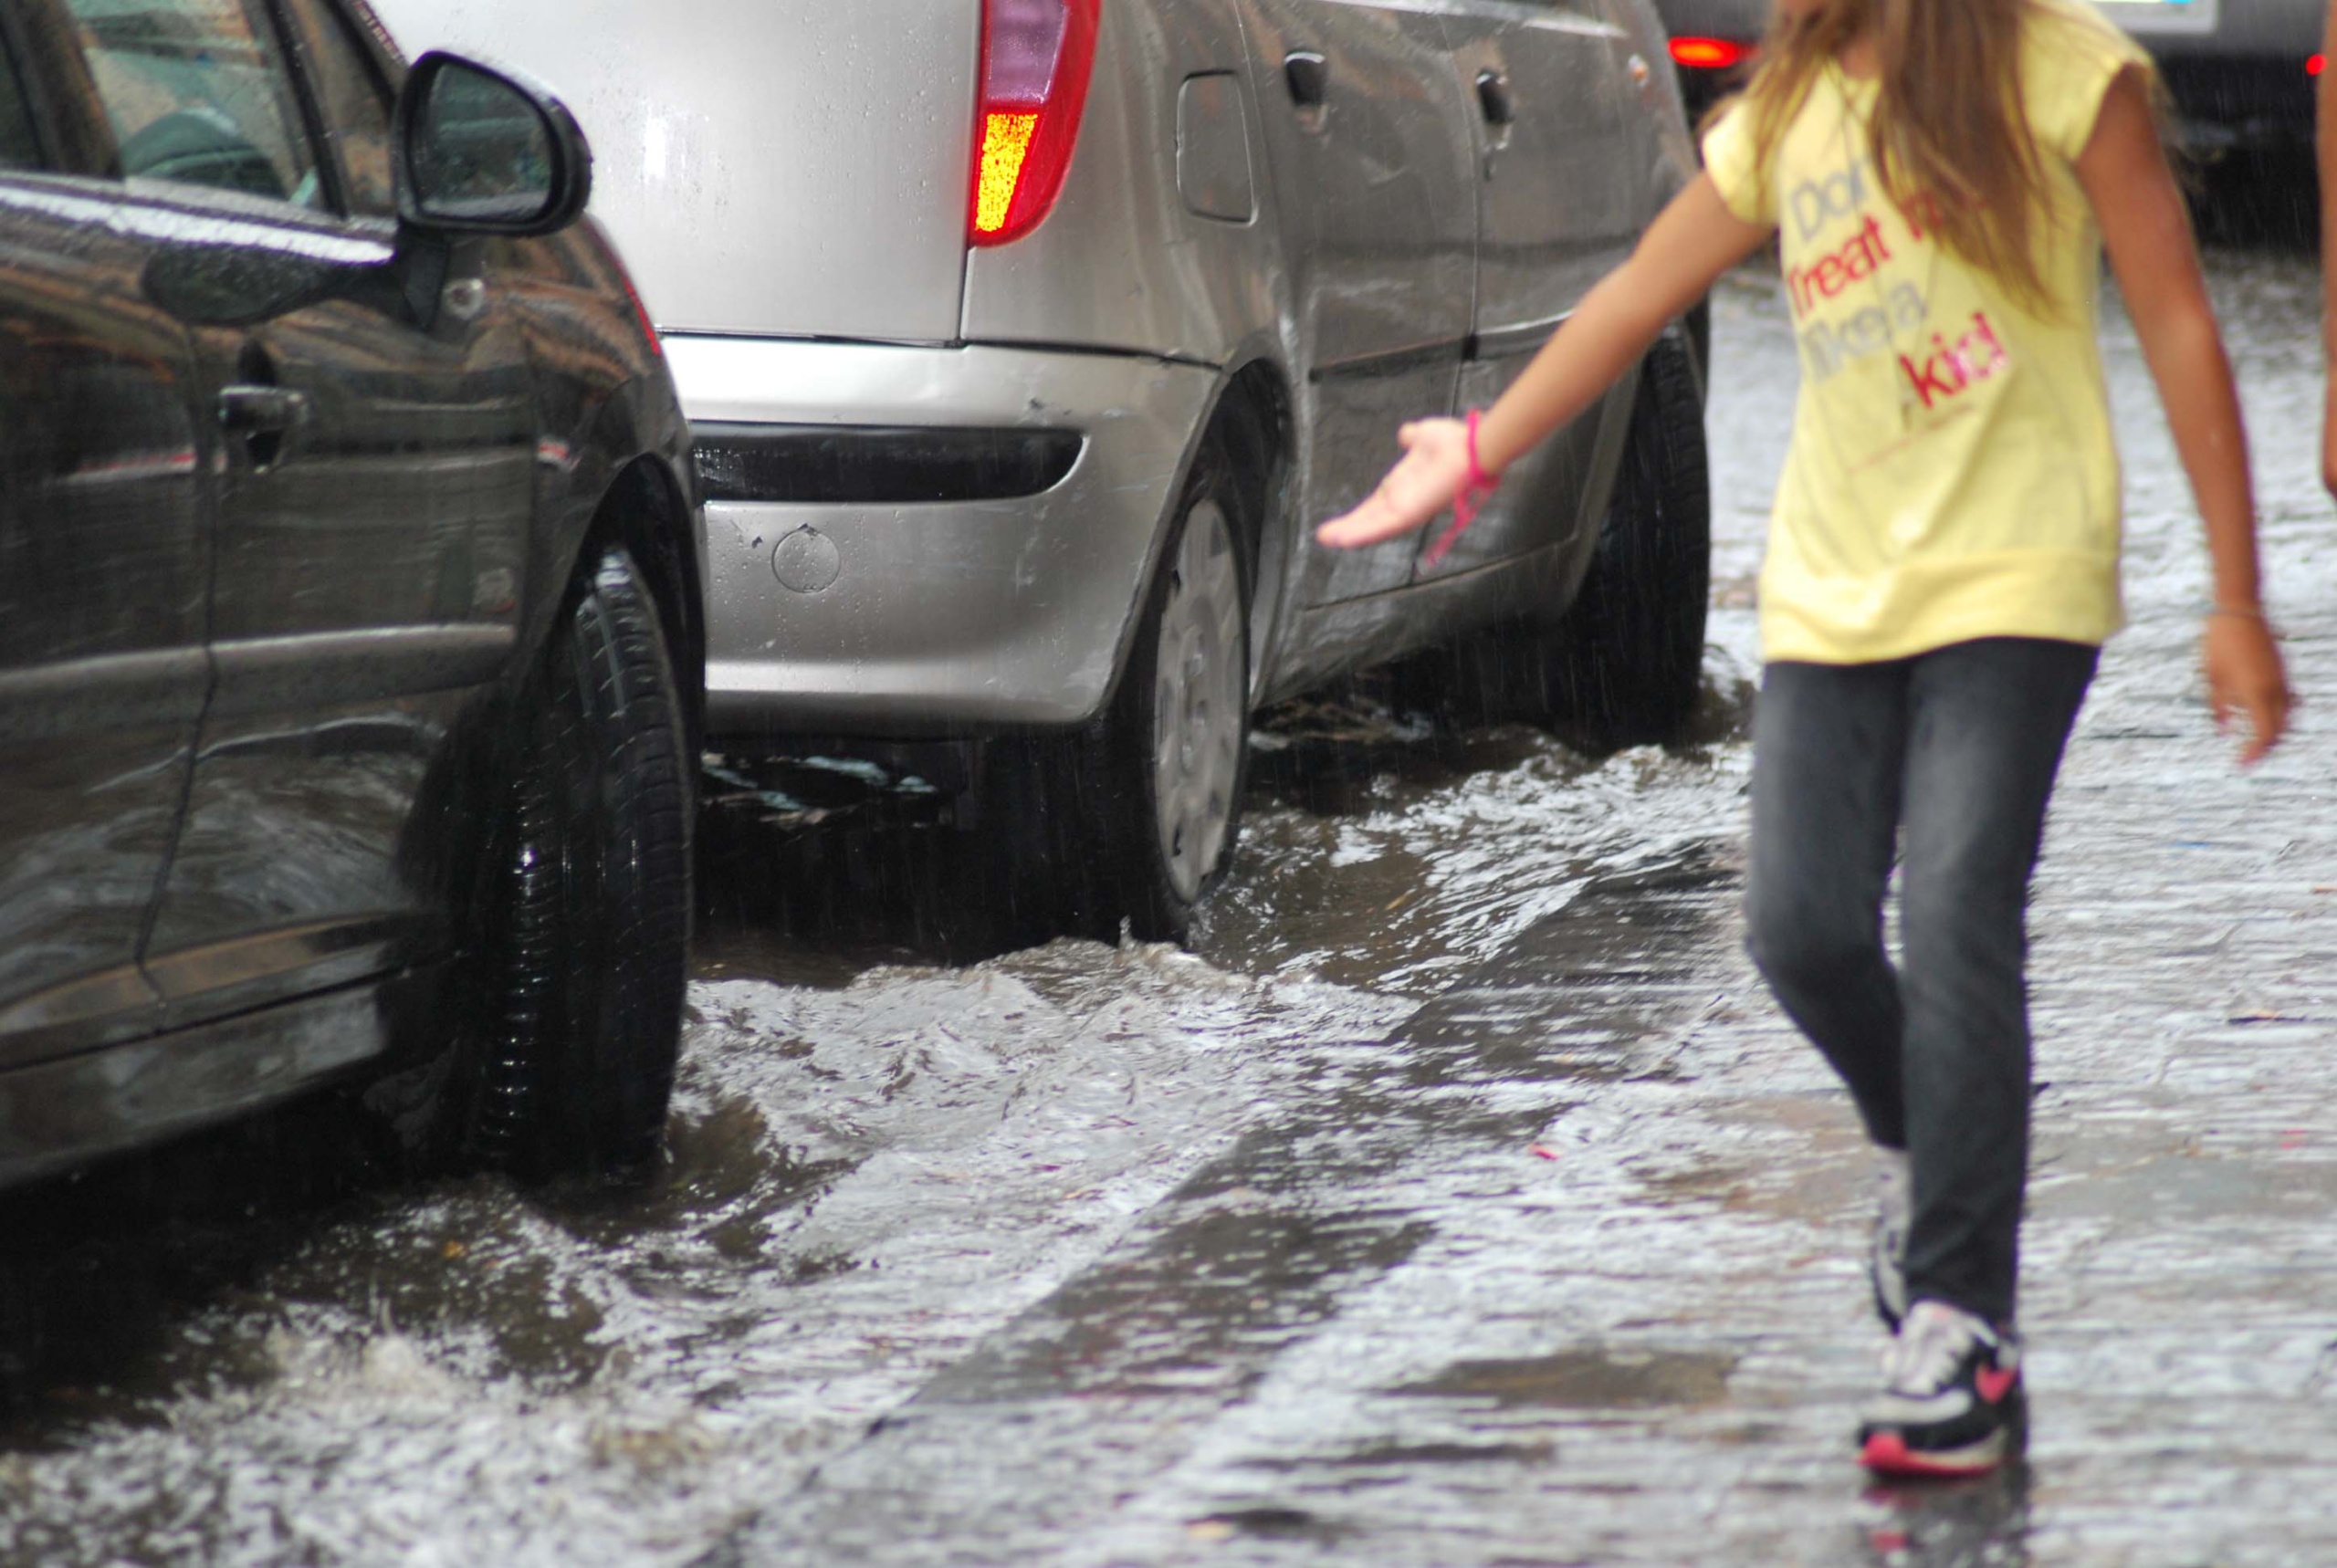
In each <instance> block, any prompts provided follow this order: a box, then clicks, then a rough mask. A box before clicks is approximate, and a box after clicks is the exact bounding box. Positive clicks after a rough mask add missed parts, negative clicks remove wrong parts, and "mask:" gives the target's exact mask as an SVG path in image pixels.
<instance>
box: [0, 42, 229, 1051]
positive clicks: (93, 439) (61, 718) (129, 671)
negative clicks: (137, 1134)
mask: <svg viewBox="0 0 2337 1568" xmlns="http://www.w3.org/2000/svg"><path fill="white" fill-rule="evenodd" d="M30 22H31V18H29V17H27V16H26V14H24V13H23V12H21V11H19V10H18V8H17V6H16V4H15V3H14V0H11V4H10V5H9V7H8V10H7V12H6V13H5V15H0V1067H5V1066H11V1065H15V1064H16V1063H19V1062H23V1061H31V1060H36V1059H38V1058H41V1057H46V1056H54V1055H58V1054H61V1053H64V1052H67V1051H76V1050H80V1049H84V1048H87V1047H89V1046H92V1045H96V1044H101V1043H105V1042H107V1041H109V1040H118V1039H122V1038H127V1037H130V1036H132V1035H136V1034H140V1033H143V1032H148V1031H150V1030H153V1029H155V1028H157V1027H159V1022H160V1019H159V1013H158V1009H157V1007H156V998H155V994H154V992H153V990H152V988H150V987H149V985H148V984H147V982H146V980H145V978H144V977H143V976H142V974H141V972H140V969H139V967H138V963H137V957H138V946H139V941H140V938H141V935H142V933H143V930H144V927H145V925H146V922H147V921H148V919H149V918H150V917H151V916H152V911H153V905H154V901H155V894H156V888H157V884H158V882H159V879H160V878H161V876H162V871H163V867H164V865H165V864H166V863H167V861H168V857H169V853H170V848H171V841H172V835H173V831H174V829H175V826H176V824H177V821H178V819H179V811H180V803H181V800H182V799H183V795H184V792H185V789H186V784H187V777H188V769H189V766H190V759H191V758H192V755H193V747H194V737H195V727H196V722H197V719H198V718H199V716H200V715H201V712H202V706H203V701H204V690H205V687H206V686H207V685H208V680H209V672H208V664H207V660H206V657H205V654H204V579H205V574H206V569H207V559H206V551H207V549H208V542H207V538H206V528H207V519H206V516H205V513H206V502H207V491H208V487H209V485H210V480H209V462H208V457H209V452H210V447H211V445H212V444H211V443H210V441H209V438H208V435H207V434H206V433H205V432H204V430H203V428H202V426H201V423H200V419H199V410H200V404H199V402H198V400H197V395H196V392H195V387H194V375H193V369H192V365H191V363H190V361H189V357H188V343H187V339H186V336H185V334H184V333H183V331H182V330H181V329H180V328H179V326H178V324H177V323H176V322H175V321H173V319H171V318H170V317H168V316H167V315H165V314H164V313H163V312H162V311H161V310H159V309H157V308H154V307H153V306H152V304H151V303H149V302H148V301H147V300H146V299H145V298H143V297H142V295H141V291H140V287H139V281H140V276H141V270H142V268H143V267H144V265H145V263H146V261H147V259H148V258H149V256H151V254H152V243H151V241H150V240H149V239H148V238H147V237H146V236H144V235H141V233H140V232H139V225H137V224H136V223H135V222H125V221H124V219H123V214H122V213H121V210H120V208H119V205H118V204H116V203H115V202H113V201H112V200H111V199H110V193H109V192H107V191H105V190H103V189H101V188H96V187H94V186H93V185H92V184H91V183H89V182H85V181H76V180H72V179H68V178H59V177H58V176H57V175H55V174H54V173H51V172H43V171H45V170H50V169H53V168H54V167H55V165H56V164H58V162H65V163H68V164H69V163H70V162H72V159H71V158H70V157H69V156H67V157H63V158H60V157H58V154H59V152H68V153H69V152H70V151H71V149H70V147H69V146H68V147H63V148H60V145H59V143H60V141H63V142H67V143H69V142H70V141H71V140H72V139H71V138H70V137H69V136H66V135H64V134H62V131H61V129H60V126H59V124H58V121H56V120H54V119H52V118H50V117H48V116H46V115H36V114H35V113H33V112H30V111H29V110H28V107H27V99H28V94H30V95H33V96H34V97H37V98H46V97H48V96H50V95H48V94H47V93H44V92H42V91H41V89H43V88H45V87H53V86H54V85H55V84H54V82H53V81H48V80H46V79H45V77H44V73H43V72H42V70H41V66H42V63H43V61H44V58H45V57H44V55H43V53H42V52H41V50H40V49H39V47H38V45H39V43H40V42H41V38H40V36H39V34H38V33H37V31H36V30H35V29H34V27H33V26H30Z"/></svg>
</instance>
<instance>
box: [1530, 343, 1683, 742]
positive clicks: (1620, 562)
mask: <svg viewBox="0 0 2337 1568" xmlns="http://www.w3.org/2000/svg"><path fill="white" fill-rule="evenodd" d="M1691 353H1692V350H1690V349H1689V348H1688V346H1687V345H1686V343H1684V342H1683V341H1682V340H1681V339H1680V337H1679V336H1678V335H1677V334H1676V333H1667V334H1666V335H1665V336H1664V337H1663V338H1661V339H1660V340H1658V341H1657V343H1656V345H1655V347H1654V348H1653V349H1651V350H1649V352H1648V356H1647V359H1646V360H1645V361H1644V362H1643V364H1642V366H1641V369H1640V385H1639V391H1638V393H1637V395H1636V396H1635V398H1634V400H1633V402H1632V404H1631V423H1630V434H1629V436H1628V437H1627V439H1626V441H1625V443H1624V450H1623V457H1622V469H1621V472H1620V473H1619V474H1618V475H1617V476H1616V480H1615V494H1614V497H1613V499H1612V500H1611V501H1610V502H1609V506H1608V508H1607V515H1606V517H1605V518H1604V519H1603V520H1602V521H1601V523H1600V526H1599V533H1598V546H1597V549H1596V553H1595V554H1594V555H1593V557H1592V559H1591V563H1590V570H1589V573H1588V576H1587V577H1586V578H1585V579H1584V580H1583V584H1582V589H1581V591H1580V592H1579V593H1578V594H1577V596H1576V598H1575V601H1574V603H1573V605H1572V606H1570V607H1569V608H1568V610H1567V613H1566V616H1565V618H1564V619H1563V620H1562V621H1560V622H1559V623H1558V624H1557V625H1556V627H1555V628H1553V629H1552V631H1551V632H1549V634H1548V635H1547V636H1546V639H1545V642H1544V668H1545V685H1546V691H1547V693H1548V697H1549V704H1550V707H1551V709H1552V711H1553V712H1555V713H1556V714H1558V715H1560V716H1564V717H1566V718H1569V719H1572V720H1574V721H1576V722H1577V723H1579V724H1582V725H1583V726H1585V727H1587V728H1588V729H1589V730H1591V731H1592V732H1593V733H1594V734H1596V735H1597V736H1598V737H1599V738H1601V739H1602V740H1605V741H1607V742H1608V743H1609V744H1613V745H1637V744H1641V743H1645V742H1650V741H1669V740H1674V739H1677V738H1678V737H1679V736H1680V735H1681V733H1682V731H1683V730H1685V729H1686V728H1687V726H1688V721H1689V718H1690V716H1692V714H1693V712H1694V710H1695V706H1696V694H1697V691H1698V688H1699V686H1700V685H1701V682H1702V679H1703V661H1704V623H1705V616H1706V613H1707V612H1708V610H1709V608H1710V604H1711V599H1712V483H1711V478H1710V475H1709V471H1708V469H1707V466H1706V461H1705V450H1704V413H1703V399H1702V397H1701V396H1700V395H1699V392H1698V388H1697V380H1696V370H1695V365H1694V363H1693V361H1692V359H1691Z"/></svg>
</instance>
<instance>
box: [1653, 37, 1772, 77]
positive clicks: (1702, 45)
mask: <svg viewBox="0 0 2337 1568" xmlns="http://www.w3.org/2000/svg"><path fill="white" fill-rule="evenodd" d="M1752 53H1753V51H1752V50H1751V49H1750V48H1748V47H1745V45H1743V44H1740V43H1738V42H1737V41H1736V40H1735V39H1734V38H1674V39H1672V59H1673V60H1675V61H1677V62H1678V63H1679V64H1681V65H1683V66H1692V67H1694V68H1696V69H1697V70H1700V71H1724V70H1726V69H1727V68H1729V67H1731V66H1734V65H1742V64H1743V63H1744V62H1745V59H1746V58H1747V57H1750V56H1751V55H1752Z"/></svg>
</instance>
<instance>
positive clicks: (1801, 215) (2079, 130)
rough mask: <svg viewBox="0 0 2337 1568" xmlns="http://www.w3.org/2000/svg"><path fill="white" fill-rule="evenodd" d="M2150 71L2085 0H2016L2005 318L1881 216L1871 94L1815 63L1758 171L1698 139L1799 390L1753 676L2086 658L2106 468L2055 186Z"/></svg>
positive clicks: (2109, 603)
mask: <svg viewBox="0 0 2337 1568" xmlns="http://www.w3.org/2000/svg"><path fill="white" fill-rule="evenodd" d="M2133 65H2139V66H2143V67H2144V68H2148V57H2147V56H2145V55H2144V54H2143V52H2142V50H2141V49H2140V48H2139V47H2136V46H2135V45H2134V43H2133V41H2132V40H2131V39H2129V38H2128V37H2126V36H2125V35H2124V34H2123V33H2122V32H2120V31H2119V30H2118V29H2117V28H2116V27H2114V26H2112V25H2111V24H2110V23H2108V22H2106V21H2104V20H2102V19H2101V17H2100V16H2097V15H2096V14H2095V13H2094V12H2093V10H2092V9H2091V7H2090V6H2087V5H2084V4H2082V0H2033V3H2032V5H2031V7H2030V12H2029V20H2028V22H2027V23H2026V24H2025V26H2024V32H2023V37H2022V52H2021V93H2022V99H2023V107H2024V109H2025V110H2026V112H2027V114H2028V123H2029V128H2030V131H2031V134H2032V135H2033V136H2034V137H2035V138H2036V141H2037V147H2038V152H2039V154H2040V155H2041V158H2042V162H2043V164H2044V172H2045V179H2046V193H2047V201H2046V207H2047V211H2046V213H2045V214H2044V222H2043V223H2042V224H2041V225H2039V232H2038V242H2037V243H2038V261H2039V262H2040V264H2041V265H2040V267H2039V269H2038V270H2039V272H2040V273H2041V275H2042V277H2043V279H2044V282H2045V285H2046V288H2047V290H2048V292H2049V296H2050V298H2051V299H2052V300H2053V302H2054V304H2055V305H2056V306H2057V307H2058V308H2057V309H2056V310H2054V311H2051V312H2048V313H2043V314H2039V313H2036V312H2032V311H2031V310H2029V309H2027V308H2023V307H2022V306H2021V305H2020V304H2019V303H2018V302H2017V300H2016V298H2014V297H2013V296H2012V295H2011V294H2010V293H2009V292H2008V291H2007V289H2006V288H2005V287H2002V286H2001V285H2000V284H1998V283H1997V282H1996V279H1995V278H1993V277H1989V276H1988V275H1986V274H1985V273H1983V272H1981V271H1979V270H1978V269H1976V268H1975V267H1969V266H1966V265H1965V263H1963V262H1962V261H1960V260H1958V259H1957V258H1956V257H1955V256H1953V255H1951V254H1949V253H1948V252H1947V251H1946V250H1944V248H1943V247H1941V246H1939V245H1937V244H1935V243H1934V241H1933V240H1932V239H1931V237H1930V236H1929V235H1926V234H1925V232H1924V228H1923V221H1922V215H1921V214H1920V213H1918V214H1914V215H1913V216H1911V215H1910V214H1904V213H1902V212H1900V211H1899V210H1898V209H1897V208H1896V207H1895V206H1894V205H1893V204H1892V202H1891V200H1890V198H1889V197H1888V196H1887V195H1885V194H1884V193H1883V190H1882V186H1881V182H1880V181H1878V180H1877V179H1876V177H1875V172H1874V170H1873V169H1872V167H1871V166H1870V163H1869V161H1868V157H1867V150H1868V141H1867V131H1866V124H1867V121H1866V116H1867V113H1868V112H1869V110H1871V106H1872V104H1873V101H1874V92H1875V88H1874V84H1873V83H1871V82H1870V81H1859V80H1854V79H1852V78H1850V77H1848V76H1846V75H1844V74H1843V73H1842V72H1841V71H1839V69H1834V68H1829V69H1828V70H1827V71H1826V72H1825V73H1823V75H1822V76H1821V77H1820V78H1819V79H1818V82H1817V83H1816V85H1815V86H1814V87H1813V89H1811V91H1810V94H1809V97H1808V101H1807V102H1805V104H1804V105H1803V107H1802V109H1801V110H1800V111H1799V112H1798V113H1797V115H1796V116H1795V117H1794V119H1793V120H1792V121H1791V122H1790V123H1789V124H1788V125H1787V127H1786V129H1785V131H1783V132H1782V133H1781V134H1780V135H1779V136H1778V138H1777V141H1776V147H1775V149H1774V150H1773V152H1772V154H1771V156H1770V159H1769V162H1768V165H1767V167H1766V168H1763V167H1760V166H1758V162H1757V160H1756V159H1755V152H1754V147H1753V138H1752V127H1751V120H1752V118H1753V117H1752V116H1751V114H1749V113H1747V112H1745V111H1742V110H1739V111H1737V112H1734V113H1732V114H1730V115H1729V116H1728V117H1727V118H1725V119H1724V120H1721V121H1720V122H1719V123H1718V124H1717V125H1715V126H1714V127H1713V129H1712V131H1710V132H1709V133H1707V135H1706V137H1705V140H1704V159H1705V164H1706V167H1707V169H1708V171H1709V172H1710V173H1711V175H1712V179H1713V184H1714V185H1715V186H1716V187H1718V189H1719V191H1720V194H1721V199H1722V200H1723V201H1724V202H1725V203H1726V204H1728V208H1729V210H1730V211H1731V212H1733V213H1734V214H1736V215H1737V216H1738V217H1740V218H1742V219H1744V220H1745V222H1747V223H1755V224H1760V225H1765V226H1772V227H1775V228H1776V229H1777V230H1778V235H1779V241H1780V246H1781V249H1782V252H1783V256H1782V259H1783V264H1784V271H1785V282H1786V291H1787V296H1788V298H1789V301H1790V304H1791V308H1792V311H1793V319H1794V330H1795V335H1796V337H1797V339H1798V340H1799V343H1800V357H1801V392H1800V397H1799V401H1798V402H1797V403H1796V405H1795V409H1794V424H1793V440H1792V444H1791V445H1790V447H1789V449H1788V451H1787V456H1786V466H1785V474H1784V476H1783V478H1782V479H1781V480H1780V481H1779V484H1778V486H1777V499H1776V512H1775V514H1774V516H1773V518H1772V520H1771V524H1770V529H1769V547H1768V554H1767V559H1766V561H1765V563H1764V564H1763V567H1762V570H1761V641H1762V645H1763V651H1764V653H1766V656H1767V657H1769V658H1771V659H1796V660H1805V661H1808V662H1812V663H1817V664H1863V663H1867V662H1870V661H1874V660H1881V659H1897V658H1905V657H1908V656H1910V655H1912V654H1915V653H1926V652H1928V651H1930V650H1932V649H1934V648H1940V647H1944V646H1946V645H1947V644H1949V643H1960V642H1964V641H1966V640H1967V639H1970V638H1974V637H2007V636H2010V637H2049V638H2056V639H2059V640H2062V641H2067V642H2072V643H2101V641H2102V640H2103V639H2105V638H2107V637H2108V636H2109V635H2110V634H2111V633H2112V632H2115V631H2116V630H2117V629H2118V627H2119V626H2120V624H2121V623H2122V619H2123V615H2122V608H2121V604H2120V600H2119V591H2118V550H2119V543H2120V515H2119V476H2118V453H2117V449H2116V447H2115V446H2114V444H2112V437H2111V430H2110V406H2109V395H2108V392H2107V390H2106V388H2105V387H2104V384H2103V381H2102V372H2101V352H2100V350H2099V347H2098V345H2097V343H2096V340H2095V306H2096V296H2097V285H2098V281H2099V278H2100V276H2101V231H2100V230H2099V229H2098V228H2097V227H2096V226H2095V225H2094V221H2093V214H2092V210H2091V206H2090V205H2089V204H2088V203H2087V201H2086V198H2085V193H2084V190H2083V189H2082V187H2080V184H2079V183H2078V178H2077V172H2076V169H2075V167H2074V163H2075V161H2076V159H2077V157H2078V154H2079V153H2080V152H2082V151H2083V150H2084V147H2085V144H2086V141H2087V140H2088V139H2089V138H2090V137H2091V135H2092V133H2093V126H2094V122H2095V120H2096V118H2097V117H2098V116H2099V114H2100V112H2101V104H2102V100H2103V99H2104V98H2105V97H2106V96H2107V94H2108V92H2109V89H2110V85H2111V83H2112V81H2113V80H2115V79H2116V78H2117V76H2118V74H2119V73H2120V72H2121V71H2122V70H2123V69H2125V68H2127V67H2128V66H2133Z"/></svg>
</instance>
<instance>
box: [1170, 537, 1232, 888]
mask: <svg viewBox="0 0 2337 1568" xmlns="http://www.w3.org/2000/svg"><path fill="white" fill-rule="evenodd" d="M1242 632H1243V628H1242V576H1241V569H1240V567H1239V565H1238V564H1237V562H1236V560H1235V558H1234V554H1233V533H1232V529H1231V528H1230V527H1228V525H1227V523H1226V520H1225V513H1224V512H1223V511H1222V510H1221V508H1220V507H1218V505H1217V503H1216V502H1214V501H1208V500H1204V501H1201V502H1200V503H1199V504H1198V505H1196V506H1195V507H1193V509H1192V511H1191V512H1190V513H1189V514H1188V516H1187V517H1186V518H1185V530H1184V537H1183V538H1182V539H1181V541H1180V542H1179V545H1178V549H1177V559H1175V560H1174V561H1173V562H1172V563H1170V570H1169V579H1168V604H1167V605H1166V606H1165V607H1164V608H1163V609H1162V611H1161V615H1160V648H1159V657H1158V659H1156V660H1155V661H1154V663H1153V668H1154V670H1155V671H1156V672H1158V673H1157V674H1156V675H1155V677H1154V678H1155V679H1156V680H1157V681H1158V683H1159V685H1158V690H1157V691H1156V692H1155V693H1154V694H1153V708H1152V712H1153V724H1154V727H1155V733H1154V737H1153V742H1154V744H1153V780H1152V782H1153V789H1152V799H1153V805H1154V810H1155V820H1156V823H1157V826H1158V830H1159V834H1160V854H1161V859H1162V861H1163V862H1165V863H1166V864H1167V866H1168V878H1169V882H1170V884H1171V885H1172V886H1174V887H1175V889H1176V890H1177V896H1178V897H1179V898H1181V899H1183V900H1184V901H1185V902H1187V903H1188V904H1189V903H1191V902H1193V901H1194V900H1195V899H1198V898H1199V897H1200V894H1201V889H1202V888H1203V886H1205V885H1206V884H1207V883H1208V881H1209V878H1210V873H1212V872H1214V871H1215V870H1216V869H1217V866H1218V862H1219V861H1220V860H1221V859H1222V858H1223V857H1224V854H1225V844H1226V839H1227V837H1228V834H1229V832H1230V831H1231V824H1232V821H1233V805H1234V800H1233V791H1234V788H1235V786H1236V784H1237V782H1238V781H1239V779H1240V778H1241V772H1242V766H1241V765H1242V718H1243V708H1244V706H1245V705H1246V703H1247V701H1248V697H1249V693H1248V690H1247V686H1248V681H1249V669H1248V664H1249V660H1248V658H1247V655H1246V647H1245V639H1244V637H1243V634H1242Z"/></svg>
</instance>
